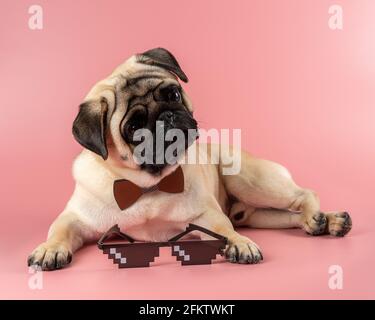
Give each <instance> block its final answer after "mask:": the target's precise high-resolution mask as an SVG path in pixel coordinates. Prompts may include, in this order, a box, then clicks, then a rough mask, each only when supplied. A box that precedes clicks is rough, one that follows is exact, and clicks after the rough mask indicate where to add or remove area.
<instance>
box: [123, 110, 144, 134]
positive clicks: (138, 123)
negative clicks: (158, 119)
mask: <svg viewBox="0 0 375 320" xmlns="http://www.w3.org/2000/svg"><path fill="white" fill-rule="evenodd" d="M146 124H147V116H146V115H145V114H143V112H141V113H138V114H137V115H135V116H133V118H131V119H130V120H129V121H128V123H127V124H126V127H125V128H126V133H127V134H128V135H129V136H132V135H133V134H134V132H135V131H137V130H138V129H143V128H144V127H145V126H146Z"/></svg>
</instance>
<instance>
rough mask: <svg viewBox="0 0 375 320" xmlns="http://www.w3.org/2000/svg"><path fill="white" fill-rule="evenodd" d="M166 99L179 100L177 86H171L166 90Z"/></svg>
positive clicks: (179, 95)
mask: <svg viewBox="0 0 375 320" xmlns="http://www.w3.org/2000/svg"><path fill="white" fill-rule="evenodd" d="M168 101H171V102H180V101H181V94H180V92H179V91H178V89H177V88H173V89H172V90H170V91H169V92H168Z"/></svg>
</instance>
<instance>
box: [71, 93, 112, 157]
mask: <svg viewBox="0 0 375 320" xmlns="http://www.w3.org/2000/svg"><path fill="white" fill-rule="evenodd" d="M107 113H108V101H107V99H106V98H104V97H101V98H99V99H98V100H92V101H90V100H88V101H86V102H84V103H82V104H81V105H80V106H79V112H78V115H77V117H76V118H75V120H74V122H73V135H74V138H75V139H76V140H77V141H78V143H80V144H81V145H82V146H83V147H85V148H87V149H89V150H91V151H93V152H95V153H96V154H98V155H100V156H102V158H103V159H104V160H106V159H107V158H108V149H107V143H106V124H107Z"/></svg>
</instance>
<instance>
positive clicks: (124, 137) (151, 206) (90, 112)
mask: <svg viewBox="0 0 375 320" xmlns="http://www.w3.org/2000/svg"><path fill="white" fill-rule="evenodd" d="M178 79H180V80H181V81H183V82H188V78H187V76H186V75H185V73H184V71H182V69H181V67H180V65H179V63H178V62H177V60H176V58H175V57H174V56H173V55H172V54H171V53H170V52H169V51H167V50H166V49H163V48H156V49H152V50H149V51H146V52H144V53H141V54H136V55H134V56H132V57H130V58H129V59H128V60H127V61H125V62H124V63H123V64H121V65H120V66H119V67H117V68H116V69H115V70H114V71H113V72H112V74H110V75H109V76H108V77H107V78H106V79H104V80H102V81H99V82H98V83H97V84H96V85H94V87H93V88H92V89H91V90H90V91H89V93H88V95H87V96H86V98H85V100H84V102H83V103H82V104H81V105H80V107H79V112H78V115H77V117H76V119H75V120H74V123H73V135H74V137H75V139H76V140H77V141H78V142H79V143H80V144H81V145H82V146H83V147H84V149H83V151H82V152H81V153H80V154H79V156H78V157H77V158H76V159H75V161H74V164H73V176H74V179H75V183H76V184H75V189H74V192H73V195H72V196H71V198H70V200H69V201H68V203H67V205H66V207H65V209H64V210H63V212H62V213H61V214H60V215H59V216H58V217H57V218H56V220H55V221H54V222H53V223H52V225H51V227H50V229H49V232H48V237H47V240H46V241H45V242H43V243H42V244H40V245H39V246H38V247H37V248H36V249H35V250H34V251H33V252H32V253H31V255H30V256H29V258H28V265H37V266H39V267H41V268H42V269H43V270H55V269H60V268H62V267H64V266H66V265H68V264H69V263H70V262H71V261H72V255H73V253H74V252H75V251H76V250H78V249H79V248H80V247H81V246H82V245H84V244H85V243H88V242H93V241H97V240H98V239H99V238H100V236H101V235H102V234H103V233H104V232H105V231H107V230H108V229H109V228H110V227H112V226H113V225H115V224H118V226H119V227H120V229H122V230H124V231H126V233H127V234H129V235H130V236H131V237H133V238H135V239H137V240H141V241H167V240H168V239H169V238H170V237H172V236H174V235H175V234H177V233H179V232H181V231H183V230H184V229H185V227H186V226H187V225H188V224H189V223H194V224H196V225H199V226H202V227H205V228H207V229H209V230H212V231H214V232H216V233H218V234H221V235H223V236H225V237H227V239H228V245H227V247H226V249H225V257H226V258H227V259H228V260H229V261H230V262H233V263H245V264H255V263H258V262H260V261H261V260H262V259H263V254H262V252H261V249H260V248H259V246H258V245H257V244H255V243H254V242H253V241H252V240H250V239H249V238H248V237H246V236H243V235H241V234H240V233H238V232H237V231H236V230H235V228H234V227H237V226H246V227H250V228H301V229H303V230H304V231H306V232H307V233H308V234H310V235H314V236H316V235H323V234H331V235H332V236H336V237H341V236H344V235H345V234H347V233H348V232H349V231H350V229H351V226H352V222H351V218H350V216H349V214H348V213H347V212H321V211H320V208H319V199H318V196H317V195H316V193H315V192H313V191H312V190H309V189H305V188H301V187H299V186H298V185H297V184H296V183H295V182H294V181H293V180H292V177H291V175H290V173H289V172H288V171H287V169H285V168H284V167H282V166H281V165H279V164H277V163H274V162H271V161H267V160H263V159H259V158H256V157H254V156H252V155H250V154H248V153H247V152H245V151H239V154H240V157H241V167H240V170H239V172H238V173H237V174H231V175H224V174H223V166H224V165H225V164H228V162H230V161H232V159H229V158H227V159H226V157H227V156H226V155H225V154H223V153H221V152H220V145H215V144H202V143H198V142H196V141H193V142H191V141H190V142H189V143H185V144H184V145H183V148H182V151H183V152H182V155H180V158H181V157H182V158H183V157H184V154H186V151H187V150H188V149H189V148H191V147H192V146H193V145H194V146H195V147H196V146H198V147H197V150H198V156H200V154H199V153H201V154H202V153H205V154H204V156H205V157H206V158H208V159H211V160H212V159H213V160H216V161H213V162H212V163H208V164H189V163H183V164H180V162H179V161H176V162H175V163H173V162H172V163H170V162H167V161H164V163H163V162H161V163H160V161H159V162H158V163H156V162H155V163H153V162H152V161H151V162H150V161H149V162H148V163H139V162H138V161H137V159H136V157H134V154H135V150H136V148H137V146H138V145H139V143H140V141H139V140H137V139H135V136H136V135H135V132H136V131H137V130H140V129H142V128H148V129H149V130H150V132H151V133H152V135H151V137H150V139H152V138H153V135H155V134H156V131H157V128H156V127H157V123H162V124H164V128H167V130H166V131H168V130H170V129H180V130H181V131H182V132H183V133H184V135H185V136H186V137H187V138H189V137H190V136H189V133H188V132H189V131H194V130H197V121H196V120H195V119H194V117H193V106H192V102H191V100H190V98H189V97H188V95H187V94H186V92H185V91H184V89H183V88H182V86H181V84H180V83H179V80H178ZM188 140H189V139H188ZM190 140H192V139H190ZM193 140H194V139H193ZM165 143H166V144H167V145H168V144H170V143H171V142H165ZM233 151H235V150H233ZM237 151H238V150H237ZM155 157H156V151H155V154H153V155H152V158H155ZM177 158H178V159H180V158H179V157H177ZM164 160H167V159H166V157H164ZM177 168H181V169H182V172H183V176H184V189H183V192H180V193H168V192H164V191H160V190H154V191H152V192H147V193H144V194H143V195H142V196H141V197H139V199H137V201H136V202H134V203H133V204H132V205H131V206H129V207H127V208H125V209H124V210H121V209H120V208H119V206H118V205H117V203H116V201H115V199H114V194H113V184H114V181H116V180H120V179H125V180H128V181H131V182H132V183H133V184H134V185H136V186H139V187H140V188H146V189H147V188H148V189H149V188H152V187H153V186H155V185H157V184H158V183H159V182H160V181H162V179H164V178H165V177H167V176H169V175H171V174H173V172H174V171H175V170H176V169H177ZM198 236H200V237H202V238H203V239H204V238H205V237H206V236H205V235H202V234H199V235H198Z"/></svg>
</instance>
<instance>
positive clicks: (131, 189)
mask: <svg viewBox="0 0 375 320" xmlns="http://www.w3.org/2000/svg"><path fill="white" fill-rule="evenodd" d="M155 190H160V191H164V192H168V193H181V192H183V191H184V174H183V172H182V169H181V167H178V168H177V169H176V170H175V171H174V172H172V173H171V174H170V175H168V176H166V177H165V178H164V179H162V180H161V181H160V182H159V183H158V184H156V185H155V186H152V187H150V188H141V187H138V186H137V185H136V184H134V183H133V182H131V181H129V180H125V179H121V180H116V181H115V182H114V183H113V195H114V197H115V200H116V202H117V205H118V206H119V208H120V209H121V210H124V209H126V208H128V207H130V206H131V205H132V204H134V203H135V202H136V201H137V200H138V199H139V198H140V197H141V196H142V195H143V194H145V193H148V192H152V191H155Z"/></svg>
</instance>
